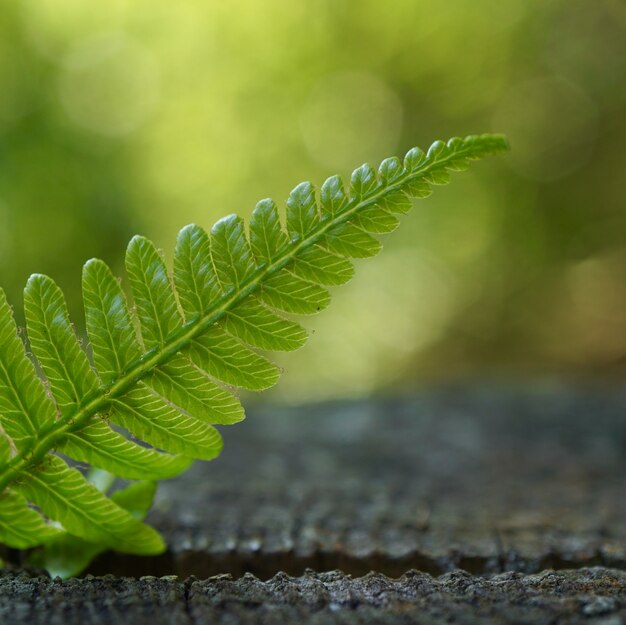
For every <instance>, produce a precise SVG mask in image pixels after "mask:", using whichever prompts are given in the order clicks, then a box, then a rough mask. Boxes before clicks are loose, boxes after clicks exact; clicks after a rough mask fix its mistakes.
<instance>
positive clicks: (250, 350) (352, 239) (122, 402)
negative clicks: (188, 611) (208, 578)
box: [0, 135, 506, 570]
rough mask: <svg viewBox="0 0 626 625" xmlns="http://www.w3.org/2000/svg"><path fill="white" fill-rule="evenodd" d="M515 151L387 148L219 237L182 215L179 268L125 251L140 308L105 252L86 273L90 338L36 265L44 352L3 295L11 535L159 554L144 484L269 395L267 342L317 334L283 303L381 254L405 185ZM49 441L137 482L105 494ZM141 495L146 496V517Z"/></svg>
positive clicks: (3, 414)
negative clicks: (252, 393)
mask: <svg viewBox="0 0 626 625" xmlns="http://www.w3.org/2000/svg"><path fill="white" fill-rule="evenodd" d="M505 149H506V142H505V140H504V139H503V138H502V137H501V136H498V135H481V136H470V137H467V138H465V139H452V140H450V141H448V142H447V143H443V142H441V141H438V142H435V143H434V144H433V145H432V146H431V148H430V149H429V150H428V152H426V153H425V152H423V151H421V150H419V149H416V148H415V149H413V150H410V151H409V152H408V154H407V155H406V157H405V159H404V161H400V160H399V159H398V158H395V157H394V158H388V159H386V160H384V161H383V162H382V163H381V165H380V167H379V168H378V170H377V171H375V170H374V169H373V168H372V167H370V166H369V165H362V166H361V167H359V168H358V169H356V170H355V171H354V173H353V174H352V176H351V179H350V186H349V193H346V191H345V188H344V186H343V183H342V181H341V179H340V178H339V177H338V176H333V177H331V178H329V179H328V180H326V182H324V184H323V185H322V186H321V189H320V192H319V201H318V199H317V193H316V190H315V188H314V187H313V185H312V184H311V183H309V182H304V183H302V184H300V185H298V186H297V187H296V188H295V189H294V190H293V191H292V192H291V194H290V195H289V198H288V200H287V208H286V213H285V225H286V228H285V229H283V226H282V225H281V218H280V214H279V211H278V209H277V207H276V205H275V204H274V203H273V202H272V201H271V200H263V201H261V202H259V203H258V204H257V206H256V208H255V209H254V211H253V212H252V217H251V220H250V226H249V232H247V231H246V227H245V225H244V222H243V220H242V219H241V218H239V217H237V216H236V215H230V216H228V217H225V218H223V219H220V220H219V221H218V222H217V223H216V224H215V225H214V226H213V228H212V229H211V231H210V234H209V233H207V232H205V231H204V230H203V229H202V228H200V227H199V226H196V225H190V226H186V227H185V228H183V229H182V230H181V231H180V233H179V234H178V238H177V241H176V248H175V253H174V262H173V273H172V275H170V274H169V272H168V270H167V265H166V263H165V261H164V259H163V258H162V256H161V253H160V252H159V251H158V250H157V249H156V248H155V246H154V244H153V243H152V242H151V241H149V240H148V239H146V238H144V237H140V236H136V237H134V238H133V239H132V240H131V242H130V243H129V246H128V249H127V252H126V272H127V275H128V279H129V283H130V288H131V292H132V299H133V308H132V309H131V308H129V306H128V303H127V301H126V297H125V295H124V291H123V290H122V287H121V284H120V283H119V282H118V280H117V279H116V278H115V277H114V276H113V274H112V273H111V270H110V269H109V268H108V266H107V265H106V264H105V263H104V262H103V261H101V260H97V259H94V260H90V261H89V262H88V263H86V265H85V266H84V268H83V281H82V290H83V300H84V306H85V319H86V329H87V335H88V338H89V345H88V346H87V347H86V348H83V346H81V344H80V342H79V340H78V338H77V336H76V333H75V332H74V328H73V326H72V323H71V321H70V318H69V314H68V310H67V306H66V303H65V299H64V297H63V293H62V292H61V290H60V289H59V287H58V286H57V285H56V284H55V283H54V281H53V280H52V279H51V278H49V277H47V276H44V275H40V274H36V275H34V276H32V277H31V278H30V279H29V281H28V283H27V285H26V288H25V292H24V307H25V315H26V324H27V332H28V341H29V344H30V349H31V351H32V356H33V358H34V359H35V361H36V362H33V360H31V358H29V356H28V355H27V353H26V350H25V344H24V343H23V342H22V340H21V338H20V336H19V334H18V330H17V327H16V325H15V321H14V319H13V315H12V312H11V308H10V306H9V304H8V303H7V301H6V298H5V296H4V293H3V292H2V291H1V290H0V542H3V543H5V544H6V545H9V546H11V547H16V548H25V547H32V546H34V545H38V544H42V543H48V544H49V550H48V552H47V554H48V556H49V557H50V558H51V559H54V557H56V556H55V555H54V554H57V555H58V554H60V553H63V552H64V550H65V552H66V553H69V552H72V550H73V551H74V552H76V551H77V550H78V549H79V548H80V545H83V546H84V542H83V541H88V542H89V543H90V544H91V547H89V548H87V547H83V548H82V553H83V555H84V554H91V555H93V554H95V553H98V552H99V551H100V550H102V549H103V548H106V547H111V548H115V549H118V550H121V551H127V552H130V553H138V554H150V553H158V552H160V551H162V550H163V549H164V544H163V541H162V539H161V538H160V536H159V535H158V534H157V533H156V532H155V530H154V529H152V528H150V527H149V526H147V525H145V524H144V523H142V521H141V518H143V516H145V512H146V511H147V507H149V505H150V502H151V501H152V496H153V494H154V487H153V485H151V484H150V483H148V482H145V480H160V479H165V478H169V477H172V476H174V475H177V474H178V473H180V472H181V471H183V470H185V469H186V468H187V467H188V466H189V464H190V462H191V461H192V460H193V459H203V460H209V459H211V458H214V457H215V456H216V455H217V454H219V452H220V451H221V448H222V438H221V435H220V433H219V432H218V430H217V429H216V428H215V427H214V426H215V425H228V424H232V423H236V422H238V421H240V420H241V419H243V416H244V413H243V409H242V407H241V404H240V403H239V401H238V399H237V398H236V396H235V394H234V389H249V390H262V389H265V388H268V387H269V386H272V385H273V384H274V383H275V382H276V381H277V380H278V377H279V373H280V372H279V369H278V368H277V367H276V366H275V365H274V364H272V363H271V362H270V361H269V360H268V359H267V358H266V357H265V356H264V355H262V354H260V353H258V351H256V350H263V351H276V350H282V351H290V350H294V349H298V348H299V347H301V346H302V345H303V344H304V343H305V341H306V337H307V335H306V332H305V330H304V329H303V328H302V327H301V326H300V325H299V324H298V323H296V322H294V321H293V320H291V319H287V318H285V317H284V316H283V314H282V313H289V314H293V313H295V314H302V315H309V314H314V313H317V312H318V311H320V310H322V309H323V308H325V307H326V306H327V305H328V303H329V301H330V295H329V293H328V291H327V289H326V287H328V286H336V285H340V284H343V283H345V282H347V281H348V280H350V278H351V277H352V275H353V273H354V266H353V264H352V262H351V260H350V259H352V258H367V257H371V256H374V255H376V254H378V252H379V251H380V249H381V244H380V242H379V241H378V239H377V238H375V237H374V236H372V235H377V234H383V233H388V232H391V231H393V230H394V229H395V228H396V227H397V226H398V223H399V220H398V215H403V214H405V213H407V212H408V211H409V209H410V208H411V198H415V197H426V196H427V195H429V194H430V193H431V186H432V185H439V184H446V183H447V182H448V181H449V178H450V175H449V172H450V171H457V170H463V169H466V168H467V166H468V164H469V162H470V161H471V160H474V159H477V158H480V157H483V156H486V155H488V154H494V153H498V152H501V151H503V150H505ZM38 370H39V371H40V373H41V375H39V374H38ZM56 452H60V453H62V454H63V455H64V456H65V457H67V458H69V459H71V460H73V461H76V462H79V463H86V464H89V465H91V466H92V467H94V468H96V469H101V470H105V471H108V472H110V473H111V474H113V475H114V476H118V477H121V478H125V479H128V480H140V481H139V482H137V484H136V485H131V486H129V487H128V490H126V491H118V493H116V494H113V495H112V496H111V497H108V496H106V494H104V493H103V492H100V491H99V490H98V489H97V488H96V487H95V486H94V485H93V484H91V483H90V482H89V481H88V479H87V478H86V477H85V476H84V475H83V474H82V473H81V472H80V471H78V470H77V469H76V468H73V467H72V466H71V462H69V461H66V460H64V459H63V458H62V457H61V456H58V455H57V453H56ZM120 493H121V494H120ZM133 498H135V499H137V501H139V500H140V501H143V502H144V504H145V505H143V508H142V509H141V510H139V512H138V510H137V508H136V506H135V507H133V506H134V504H133ZM135 503H136V502H135ZM140 508H141V506H140ZM61 528H62V530H64V532H65V533H62V530H61ZM68 558H69V560H70V562H69V563H68V565H67V567H68V568H66V570H70V569H71V570H75V569H76V567H79V566H84V560H85V558H84V557H83V556H76V557H74V556H72V557H69V556H68ZM57 560H58V558H57ZM80 563H82V564H80ZM51 566H52V565H51ZM54 566H55V567H56V566H57V565H54ZM61 568H62V567H61ZM55 570H56V569H55Z"/></svg>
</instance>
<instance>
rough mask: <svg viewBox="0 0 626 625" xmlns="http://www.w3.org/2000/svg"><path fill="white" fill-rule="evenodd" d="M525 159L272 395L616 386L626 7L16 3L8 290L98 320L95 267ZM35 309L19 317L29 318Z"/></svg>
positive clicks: (387, 270)
mask: <svg viewBox="0 0 626 625" xmlns="http://www.w3.org/2000/svg"><path fill="white" fill-rule="evenodd" d="M484 131H498V132H505V133H507V134H508V135H509V138H510V141H511V144H512V147H513V151H512V153H511V154H510V155H509V156H507V157H504V158H498V159H490V160H489V161H488V162H485V163H481V164H478V165H477V166H476V167H475V168H473V170H472V172H470V173H466V174H461V175H459V176H457V177H456V178H455V180H454V183H453V184H452V185H451V186H450V187H446V188H440V189H438V190H437V193H436V194H435V195H434V196H433V197H432V198H430V199H428V200H427V201H421V202H418V203H417V205H416V208H415V210H414V211H413V212H412V213H411V214H410V215H409V216H407V217H406V218H404V223H403V225H402V227H401V228H400V229H399V230H398V232H396V233H394V234H393V235H392V236H391V237H389V238H388V239H387V241H386V245H385V247H386V249H385V252H384V253H383V254H382V255H381V256H380V257H379V258H377V259H375V260H373V261H364V262H359V263H358V265H359V266H358V273H357V277H356V278H355V279H354V281H353V282H351V283H350V284H349V285H348V286H347V287H343V288H342V289H339V290H338V291H337V292H336V293H335V294H334V302H333V305H332V306H331V307H330V309H329V310H327V311H325V312H324V313H323V314H322V315H320V316H318V317H317V318H311V319H306V320H305V325H306V326H307V327H308V328H310V329H311V330H313V331H314V334H313V336H312V338H311V340H310V343H309V344H308V345H307V347H306V348H304V349H303V350H301V351H300V352H298V353H296V354H289V355H286V356H284V357H280V362H281V364H282V365H283V366H284V367H285V371H286V375H285V376H284V378H283V380H282V381H281V384H279V385H278V386H277V387H276V389H274V390H272V391H271V392H270V393H271V394H270V395H269V396H268V397H269V398H270V399H271V400H273V401H276V400H286V401H304V400H310V399H319V398H326V397H336V396H355V395H363V394H368V393H370V392H373V391H377V390H381V389H391V388H410V387H413V386H415V385H418V384H419V385H422V384H426V383H429V382H432V381H433V380H442V379H444V380H445V379H450V378H456V377H459V376H468V375H469V376H478V377H481V376H493V375H497V376H503V375H504V376H510V377H519V376H527V375H532V376H537V375H557V376H561V375H568V376H571V375H573V376H577V377H583V378H585V379H586V378H587V377H589V376H594V377H596V376H599V377H602V378H603V379H604V378H607V377H609V378H611V379H616V378H617V379H623V374H624V372H625V371H626V236H625V235H626V200H625V191H624V178H625V177H626V150H625V148H624V146H625V145H626V4H625V3H624V2H623V0H593V1H592V0H552V1H550V0H504V1H503V0H472V1H470V0H446V1H445V2H441V1H434V0H428V1H427V0H419V1H415V0H387V1H386V2H379V1H375V0H359V1H358V2H356V1H354V2H349V1H346V0H314V1H309V2H304V1H302V0H291V1H290V2H285V1H280V0H265V1H264V2H256V1H254V0H230V1H229V2H218V1H217V0H204V1H199V0H198V1H196V2H192V1H182V2H178V3H175V2H163V1H155V0H152V1H150V2H147V1H145V0H108V1H107V2H98V3H96V2H88V1H87V2H86V1H85V0H22V1H20V2H17V1H11V0H9V1H7V2H3V3H2V4H0V284H1V285H2V286H3V287H4V288H5V289H6V290H7V292H8V295H9V298H10V300H11V301H12V302H13V303H14V304H15V307H16V309H18V308H19V307H20V306H21V289H22V287H23V285H24V283H25V281H26V279H27V277H28V275H29V274H30V273H32V272H36V271H38V272H45V273H48V274H49V275H51V276H53V277H54V278H55V279H56V280H57V281H58V282H59V284H60V285H61V286H62V287H63V289H64V290H65V291H66V293H67V295H68V299H69V301H70V308H71V312H72V313H73V316H74V318H75V319H76V322H77V325H78V326H79V327H80V325H81V324H82V310H81V305H80V297H79V284H80V265H81V264H82V263H83V262H84V261H85V260H87V259H88V258H90V257H92V256H99V257H101V258H103V259H105V260H106V261H107V262H109V263H110V264H111V265H112V266H113V267H114V268H115V270H116V272H117V273H118V274H119V275H122V259H123V250H124V248H125V245H126V242H127V241H128V239H129V238H130V237H131V236H132V235H133V234H135V233H137V232H140V233H142V234H145V235H147V236H150V237H152V238H153V239H154V240H155V241H156V242H157V243H158V245H159V246H161V247H162V248H163V249H164V250H165V251H166V253H167V254H170V257H171V251H172V249H173V243H174V238H175V235H176V232H177V230H178V229H179V228H180V227H182V226H183V225H185V224H187V223H190V222H197V223H199V224H201V225H203V226H205V227H206V228H209V227H210V226H211V225H212V223H213V222H214V221H215V220H216V219H217V218H219V217H221V216H223V215H225V214H227V213H229V212H237V213H239V214H240V215H243V216H244V217H247V216H248V215H249V214H250V211H251V210H252V208H253V206H254V204H255V203H256V201H257V200H258V199H260V198H263V197H267V196H271V197H273V198H275V199H276V200H277V201H280V202H282V201H283V200H284V199H285V198H286V196H287V194H288V192H289V190H290V189H291V188H292V187H293V186H295V184H297V183H298V182H300V181H301V180H304V179H310V180H312V181H314V182H315V183H317V184H320V183H321V182H322V181H323V180H324V178H325V177H326V176H328V175H331V174H334V173H341V174H343V175H346V176H347V175H348V174H349V172H350V171H351V169H352V168H354V167H355V166H357V165H358V164H360V163H361V162H363V161H364V160H369V161H372V162H377V161H379V160H381V159H382V158H384V157H386V156H389V155H391V154H401V153H403V152H404V151H406V150H407V149H408V148H410V147H411V146H413V145H420V146H423V147H427V146H428V145H429V144H430V142H431V141H433V140H434V139H437V138H447V137H448V136H452V135H465V134H469V133H472V132H484ZM19 314H21V313H19V311H18V315H19Z"/></svg>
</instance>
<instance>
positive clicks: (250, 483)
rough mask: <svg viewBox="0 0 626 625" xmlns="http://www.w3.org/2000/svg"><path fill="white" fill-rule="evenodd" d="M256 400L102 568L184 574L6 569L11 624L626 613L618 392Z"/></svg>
mask: <svg viewBox="0 0 626 625" xmlns="http://www.w3.org/2000/svg"><path fill="white" fill-rule="evenodd" d="M250 413H251V414H250V417H249V420H248V421H247V422H245V423H243V424H241V425H238V426H236V427H235V428H230V429H228V430H227V431H226V432H225V438H226V449H225V451H224V454H223V456H222V457H221V458H220V459H218V460H217V461H215V462H212V463H209V464H203V463H198V464H197V465H196V466H195V467H194V468H193V469H192V470H191V471H190V472H189V473H187V474H186V475H185V476H183V477H181V478H179V479H177V480H173V481H171V482H169V483H167V484H164V485H162V488H161V494H160V497H159V500H158V505H157V507H156V509H155V510H154V512H153V513H152V514H151V517H150V521H151V522H152V523H153V524H155V525H156V526H157V527H158V528H159V529H160V530H161V531H163V533H164V534H165V537H166V539H167V541H168V543H169V544H170V551H169V552H168V553H167V554H165V555H163V556H160V557H156V558H134V557H129V556H123V555H116V554H112V553H109V554H106V555H104V556H102V557H101V558H100V559H99V560H98V561H97V562H96V563H95V564H94V566H93V569H92V571H93V572H94V573H99V574H105V573H115V574H117V575H120V576H123V575H145V574H155V575H158V576H163V575H178V576H179V577H164V578H157V577H148V578H141V579H136V578H135V579H133V578H128V577H113V576H106V577H96V578H92V577H87V578H83V579H75V580H71V581H68V582H61V581H60V580H50V579H48V578H45V577H30V576H29V575H28V574H27V573H21V574H18V573H15V572H12V571H11V570H7V571H5V572H4V574H0V625H5V624H6V625H37V624H40V623H41V624H44V623H45V624H46V625H60V624H64V625H65V624H67V625H74V624H76V625H78V624H80V625H85V624H92V623H93V624H95V625H100V624H105V623H106V624H109V623H133V625H142V624H144V623H149V624H150V625H161V624H164V625H165V624H167V625H192V624H193V625H200V624H204V623H250V624H253V623H254V624H256V623H259V624H260V623H263V624H266V625H271V624H273V623H294V622H300V623H302V624H305V623H307V624H308V623H315V624H318V623H319V624H321V623H346V624H349V625H351V624H352V623H354V624H357V623H372V622H376V623H389V624H396V623H397V624H400V623H402V624H406V623H426V624H430V623H432V624H435V623H437V624H439V623H442V622H450V623H466V624H468V625H469V624H472V623H488V624H494V625H495V624H499V623H529V624H535V623H550V624H552V623H573V624H576V623H592V624H593V625H625V624H626V497H625V494H626V489H625V486H626V393H624V392H616V391H594V392H591V391H580V390H578V391H577V390H574V389H571V388H570V389H558V388H553V389H548V388H544V389H536V388H535V389H534V390H532V391H530V390H528V389H526V390H523V389H521V390H518V391H512V390H509V391H502V390H500V391H496V390H494V389H493V388H485V387H473V388H470V387H465V388H457V389H456V390H454V389H447V390H445V391H441V392H438V393H434V392H432V393H422V394H419V395H417V396H414V397H404V398H398V399H389V400H375V401H364V402H357V403H343V404H331V405H320V406H309V407H301V408H297V409H287V408H281V409H272V408H263V409H257V410H251V411H250ZM597 565H601V566H597ZM307 567H310V568H312V569H314V570H315V571H316V572H313V571H310V570H309V571H307V570H306V569H307ZM580 567H594V568H580ZM609 567H610V568H609ZM457 568H462V569H465V571H467V572H463V571H458V570H454V569H457ZM548 568H553V569H557V570H556V571H545V570H544V569H548ZM331 569H343V571H344V573H345V572H347V573H352V574H353V575H354V576H355V577H354V578H351V577H349V576H345V575H344V574H343V573H339V572H330V573H328V572H324V571H329V570H331ZM409 569H418V570H419V572H418V571H409ZM566 569H570V570H566ZM370 570H374V571H376V573H373V574H368V575H366V573H367V572H368V571H370ZM279 571H286V572H287V573H291V574H292V575H295V576H296V577H289V576H288V575H286V574H285V573H278V572H279ZM407 571H409V572H407ZM540 571H541V572H540ZM244 573H245V575H244ZM251 573H254V574H256V575H257V576H258V577H253V576H252V575H251ZM216 574H231V575H232V577H231V576H229V575H221V576H219V577H217V578H212V579H206V578H207V577H209V576H211V575H216ZM189 575H194V576H195V578H194V577H190V578H188V577H187V576H189ZM242 575H243V577H242ZM358 575H364V577H356V576H358ZM431 575H432V576H431ZM387 576H389V577H387ZM437 576H439V577H437ZM390 577H397V579H390ZM259 578H260V579H259ZM263 580H265V581H263Z"/></svg>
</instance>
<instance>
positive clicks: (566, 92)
mask: <svg viewBox="0 0 626 625" xmlns="http://www.w3.org/2000/svg"><path fill="white" fill-rule="evenodd" d="M596 117H597V109H596V106H595V104H594V103H593V102H592V101H591V100H590V99H589V97H588V96H587V95H586V94H585V93H584V92H583V91H582V90H581V89H580V88H579V87H577V86H576V85H574V84H572V83H570V82H567V81H565V80H563V79H561V78H541V79H537V80H533V81H529V82H525V83H522V84H518V85H515V86H514V87H512V88H511V89H510V90H509V92H508V93H507V94H506V96H505V97H504V99H503V100H502V101H501V102H500V105H499V107H498V108H497V109H496V112H495V115H494V125H495V126H497V127H498V128H499V129H500V130H501V131H502V132H504V133H505V134H507V135H508V137H509V140H510V142H511V145H512V146H513V148H514V149H513V151H512V152H511V158H510V159H509V162H510V164H511V166H512V167H513V168H514V169H515V170H516V171H517V172H518V173H520V174H521V175H523V176H525V177H527V178H532V179H534V180H541V181H549V180H556V179H558V178H562V177H563V176H566V175H568V174H571V173H572V172H574V171H576V170H577V169H579V168H580V167H582V166H583V165H584V164H585V163H586V162H587V161H588V160H589V158H591V155H592V148H593V144H594V142H595V138H596V132H597V129H596Z"/></svg>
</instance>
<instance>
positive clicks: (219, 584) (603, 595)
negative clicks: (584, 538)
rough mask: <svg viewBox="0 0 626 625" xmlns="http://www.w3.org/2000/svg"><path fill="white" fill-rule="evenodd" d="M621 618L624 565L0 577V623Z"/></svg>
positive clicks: (625, 615)
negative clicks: (532, 571) (392, 574)
mask: <svg viewBox="0 0 626 625" xmlns="http://www.w3.org/2000/svg"><path fill="white" fill-rule="evenodd" d="M624 622H626V573H624V572H621V571H611V570H607V569H601V568H598V569H581V570H576V571H559V572H553V571H549V572H544V573H540V574H538V575H523V574H521V573H502V574H499V575H496V576H493V577H490V578H482V577H476V576H472V575H470V574H469V573H465V572H462V571H456V572H453V573H446V574H445V575H443V576H442V577H440V578H438V579H436V578H433V577H431V576H430V575H428V574H426V573H418V572H417V571H410V572H408V573H406V574H405V575H403V576H402V577H401V578H400V579H397V580H393V579H389V578H388V577H385V576H384V575H381V574H379V573H372V574H370V575H367V576H365V577H362V578H359V579H351V578H350V577H346V576H345V575H343V574H342V573H337V572H331V573H313V572H308V573H307V574H305V575H304V576H302V577H298V578H293V577H288V576H287V575H285V574H284V573H280V574H278V575H276V576H275V577H273V578H272V579H271V580H268V581H266V582H262V581H260V580H259V579H257V578H255V577H254V576H252V575H250V574H247V575H246V576H244V577H242V578H240V579H238V580H232V579H230V578H229V577H228V576H221V578H216V579H209V580H205V581H197V580H195V579H193V578H190V579H187V580H186V581H184V582H183V581H180V580H178V579H176V578H161V579H158V578H154V577H151V578H142V579H139V580H137V579H131V578H115V577H112V576H107V577H100V578H87V579H75V580H72V581H69V582H65V583H61V582H60V581H57V582H55V581H51V580H49V579H45V578H29V577H27V576H25V575H23V576H21V577H13V576H11V575H5V576H4V577H0V623H3V624H4V623H6V624H7V625H9V624H10V625H22V624H24V625H27V624H28V625H73V624H76V625H79V624H80V625H85V624H93V625H111V624H112V623H132V624H133V625H144V624H145V625H161V624H163V625H192V624H193V625H201V624H208V623H224V624H227V623H228V624H234V623H242V624H246V623H250V624H261V623H262V624H264V625H272V624H274V623H300V624H304V623H307V624H320V625H321V624H323V623H344V624H347V625H351V624H353V623H354V624H358V623H364V624H365V623H389V624H408V623H420V624H425V625H430V624H432V625H435V624H436V625H440V624H441V623H462V624H468V625H469V624H472V623H485V624H493V625H496V624H500V623H528V624H531V623H532V624H540V623H546V624H554V623H568V624H571V625H576V624H577V623H592V624H594V625H622V624H623V623H624Z"/></svg>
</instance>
